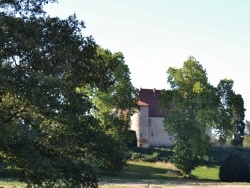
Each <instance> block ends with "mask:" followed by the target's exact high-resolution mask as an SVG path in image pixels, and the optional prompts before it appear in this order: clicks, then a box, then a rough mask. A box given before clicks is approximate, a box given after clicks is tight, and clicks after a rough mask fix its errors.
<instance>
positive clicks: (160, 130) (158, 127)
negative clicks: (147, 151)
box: [148, 117, 174, 146]
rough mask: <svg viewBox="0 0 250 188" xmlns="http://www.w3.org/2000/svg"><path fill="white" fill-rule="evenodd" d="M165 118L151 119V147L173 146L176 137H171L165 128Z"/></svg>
mask: <svg viewBox="0 0 250 188" xmlns="http://www.w3.org/2000/svg"><path fill="white" fill-rule="evenodd" d="M163 121H164V117H149V122H151V125H150V123H149V128H148V132H149V145H150V146H171V145H173V141H174V137H173V135H169V134H168V133H167V132H166V131H165V128H164V126H163Z"/></svg>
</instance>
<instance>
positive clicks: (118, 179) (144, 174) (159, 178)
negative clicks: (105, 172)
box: [103, 163, 218, 184]
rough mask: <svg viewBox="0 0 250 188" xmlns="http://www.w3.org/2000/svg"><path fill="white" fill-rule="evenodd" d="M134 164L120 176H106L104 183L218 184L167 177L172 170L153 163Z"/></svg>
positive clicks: (204, 180) (181, 177)
mask: <svg viewBox="0 0 250 188" xmlns="http://www.w3.org/2000/svg"><path fill="white" fill-rule="evenodd" d="M147 164H148V165H145V164H143V163H134V164H128V165H127V166H126V167H125V168H124V170H123V171H122V172H120V173H118V174H116V175H115V174H113V175H111V176H106V177H105V178H104V179H103V182H104V183H149V184H154V183H156V184H165V183H170V184H183V183H185V184H189V183H190V184H192V183H197V182H218V181H216V180H211V179H210V180H207V179H196V178H191V179H190V178H185V177H183V176H169V175H167V171H168V170H172V169H170V168H164V167H160V166H159V167H158V166H156V165H154V163H152V165H150V163H147Z"/></svg>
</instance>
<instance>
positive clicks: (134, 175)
mask: <svg viewBox="0 0 250 188" xmlns="http://www.w3.org/2000/svg"><path fill="white" fill-rule="evenodd" d="M133 152H134V154H133V157H134V160H133V161H132V160H130V161H128V163H127V165H126V166H125V168H124V170H123V171H122V172H120V173H118V174H113V175H111V176H107V177H104V178H103V179H101V180H100V187H101V188H126V187H128V188H131V187H137V188H165V187H168V188H172V187H173V188H178V187H181V188H192V187H194V188H203V187H204V188H208V187H209V188H210V187H212V188H213V187H215V188H231V187H233V188H243V187H250V184H247V183H222V182H220V181H219V176H218V174H219V165H220V163H221V162H222V161H223V160H224V159H225V157H226V156H228V154H229V153H240V154H241V156H244V157H245V158H246V159H247V161H248V162H249V163H250V158H249V157H248V156H250V150H249V149H247V148H212V150H211V155H210V160H209V161H207V162H208V163H207V164H206V163H204V166H199V167H197V168H196V169H195V170H193V171H192V175H193V177H194V178H192V179H188V178H185V177H182V176H177V175H169V174H168V173H167V172H168V171H176V170H178V169H176V167H175V166H174V165H173V164H172V163H171V156H172V150H171V148H170V149H169V148H149V149H147V150H143V149H141V148H137V150H136V151H133ZM156 153H158V154H157V155H156ZM155 160H156V162H148V161H155ZM159 161H162V162H159ZM163 161H165V162H163ZM168 161H170V162H168ZM0 175H3V176H1V177H2V180H3V181H0V188H23V187H24V184H21V183H20V182H13V181H4V180H6V179H8V178H7V177H8V176H9V174H8V173H6V172H5V171H2V172H1V171H0ZM0 180H1V179H0Z"/></svg>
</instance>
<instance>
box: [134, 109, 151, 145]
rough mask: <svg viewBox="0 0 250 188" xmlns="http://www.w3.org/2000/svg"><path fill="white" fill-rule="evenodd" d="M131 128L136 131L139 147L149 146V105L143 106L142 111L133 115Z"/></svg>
mask: <svg viewBox="0 0 250 188" xmlns="http://www.w3.org/2000/svg"><path fill="white" fill-rule="evenodd" d="M131 130H134V131H136V138H137V146H138V147H145V148H147V147H149V133H148V106H141V107H140V111H139V112H137V113H135V114H134V115H133V116H132V117H131Z"/></svg>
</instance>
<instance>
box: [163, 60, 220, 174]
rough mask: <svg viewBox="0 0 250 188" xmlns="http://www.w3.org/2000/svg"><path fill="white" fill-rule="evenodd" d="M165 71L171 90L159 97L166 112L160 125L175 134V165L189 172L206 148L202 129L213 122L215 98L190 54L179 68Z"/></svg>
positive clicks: (198, 65) (205, 136) (205, 151)
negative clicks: (162, 124) (162, 123)
mask: <svg viewBox="0 0 250 188" xmlns="http://www.w3.org/2000/svg"><path fill="white" fill-rule="evenodd" d="M167 73H168V83H169V84H170V86H171V90H167V91H163V92H162V94H161V96H160V101H161V102H160V103H161V107H162V109H163V110H165V111H166V113H167V117H166V118H165V120H164V124H165V128H166V131H167V132H169V133H171V134H174V135H175V143H174V158H175V164H176V166H177V167H178V168H179V169H181V170H183V172H184V173H186V174H190V173H191V170H193V169H194V168H195V166H197V165H198V164H199V161H200V160H201V159H202V158H203V157H204V156H205V155H206V153H207V151H208V149H209V147H210V143H209V136H208V135H207V134H206V131H207V130H208V129H209V127H210V126H212V125H213V124H214V116H215V115H216V112H217V106H218V98H217V97H216V95H215V89H214V88H213V87H212V86H211V85H210V84H209V83H208V81H207V76H206V71H205V70H204V69H203V67H202V66H201V64H200V63H199V62H198V61H197V60H196V59H195V58H193V57H190V58H189V59H188V60H187V61H185V62H184V64H183V68H180V69H176V68H172V67H170V68H169V69H168V71H167Z"/></svg>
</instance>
